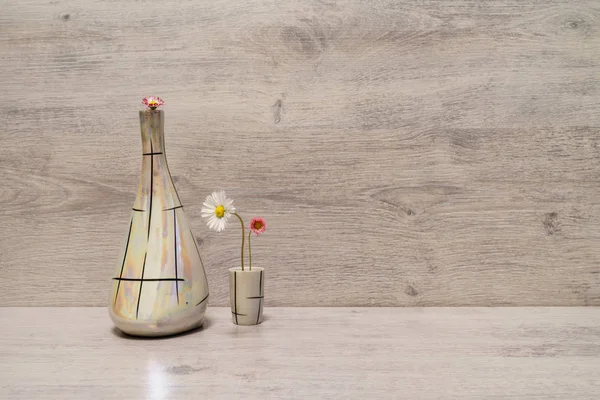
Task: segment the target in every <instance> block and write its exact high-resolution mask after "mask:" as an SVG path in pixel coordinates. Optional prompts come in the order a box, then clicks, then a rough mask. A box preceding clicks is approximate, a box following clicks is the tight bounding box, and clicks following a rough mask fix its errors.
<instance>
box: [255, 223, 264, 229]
mask: <svg viewBox="0 0 600 400" xmlns="http://www.w3.org/2000/svg"><path fill="white" fill-rule="evenodd" d="M260 228H262V222H260V221H256V222H255V223H254V229H256V230H259V229H260Z"/></svg>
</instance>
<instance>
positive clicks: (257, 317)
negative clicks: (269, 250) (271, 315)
mask: <svg viewBox="0 0 600 400" xmlns="http://www.w3.org/2000/svg"><path fill="white" fill-rule="evenodd" d="M264 282H265V269H264V268H259V267H252V270H250V269H249V268H244V270H243V271H242V269H241V268H240V267H237V268H230V269H229V294H230V301H231V317H232V320H233V323H234V324H236V325H257V324H260V323H261V322H262V318H263V303H264V289H265V285H264Z"/></svg>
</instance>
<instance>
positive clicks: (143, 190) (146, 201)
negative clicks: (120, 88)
mask: <svg viewBox="0 0 600 400" xmlns="http://www.w3.org/2000/svg"><path fill="white" fill-rule="evenodd" d="M164 125H165V123H164V111H161V110H154V111H153V110H147V111H140V128H141V133H142V152H143V157H142V174H141V177H140V184H139V189H138V195H137V198H136V201H135V205H134V209H138V210H152V209H156V210H165V209H171V208H173V207H179V206H181V201H180V200H179V196H178V195H177V190H176V189H175V185H174V184H173V180H172V178H171V174H170V172H169V166H168V164H167V158H166V155H165V135H164Z"/></svg>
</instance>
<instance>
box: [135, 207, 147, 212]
mask: <svg viewBox="0 0 600 400" xmlns="http://www.w3.org/2000/svg"><path fill="white" fill-rule="evenodd" d="M132 210H133V211H137V212H145V211H146V210H141V209H139V208H132Z"/></svg>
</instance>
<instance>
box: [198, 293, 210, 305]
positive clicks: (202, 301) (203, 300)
mask: <svg viewBox="0 0 600 400" xmlns="http://www.w3.org/2000/svg"><path fill="white" fill-rule="evenodd" d="M206 299H208V294H207V295H206V297H205V298H203V299H202V300H200V302H199V303H198V304H196V307H198V306H199V305H200V304H202V303H204V302H205V301H206Z"/></svg>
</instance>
